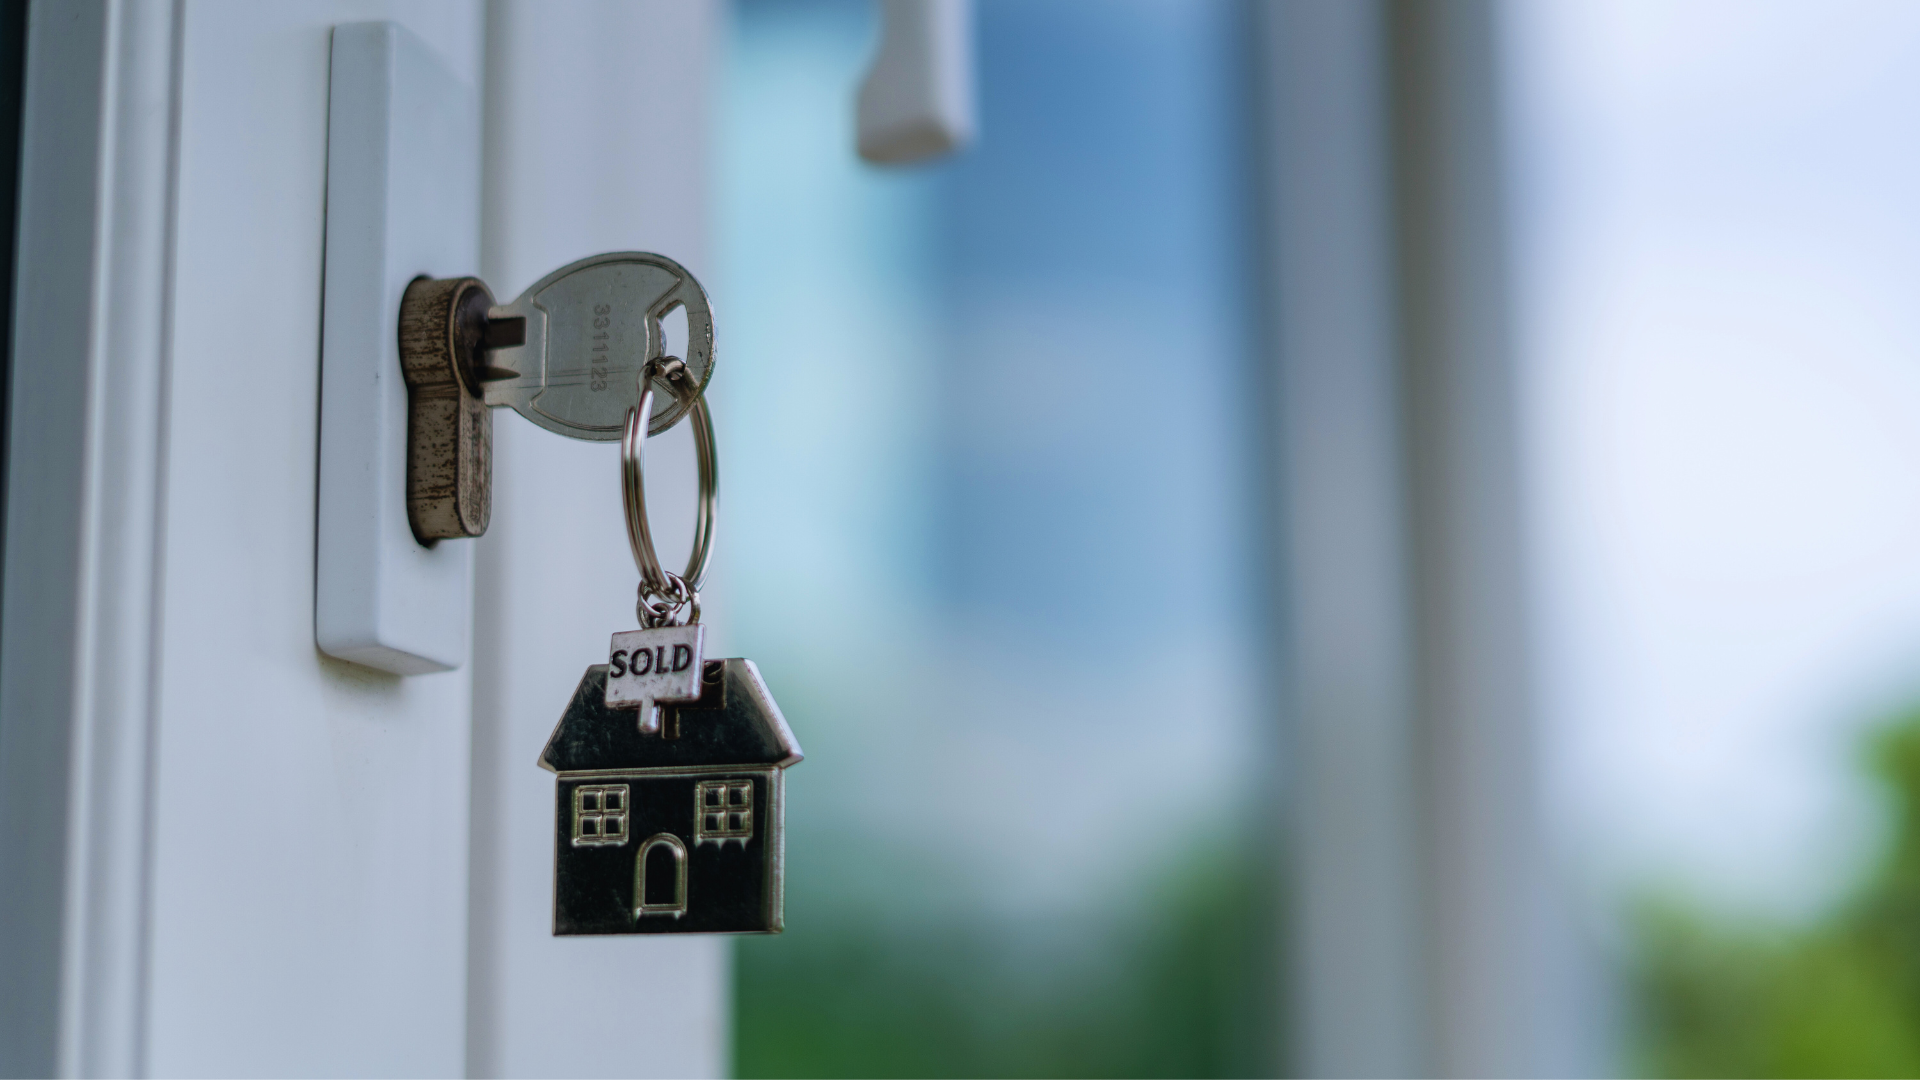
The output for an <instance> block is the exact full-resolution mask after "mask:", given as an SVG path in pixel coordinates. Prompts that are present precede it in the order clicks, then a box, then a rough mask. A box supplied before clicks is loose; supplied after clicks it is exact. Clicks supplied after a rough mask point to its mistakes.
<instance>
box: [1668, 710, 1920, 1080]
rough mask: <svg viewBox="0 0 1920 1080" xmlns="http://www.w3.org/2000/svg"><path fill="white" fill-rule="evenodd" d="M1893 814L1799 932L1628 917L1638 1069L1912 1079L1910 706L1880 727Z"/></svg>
mask: <svg viewBox="0 0 1920 1080" xmlns="http://www.w3.org/2000/svg"><path fill="white" fill-rule="evenodd" d="M1867 757H1868V763H1869V767H1870V770H1871V772H1872V773H1873V775H1874V776H1875V777H1876V779H1878V780H1879V781H1880V782H1881V783H1882V784H1883V785H1884V786H1885V788H1886V794H1887V796H1888V803H1889V806H1890V809H1891V811H1892V814H1893V820H1892V822H1891V826H1892V827H1891V829H1890V835H1889V845H1888V849H1887V852H1886V855H1885V857H1884V859H1883V861H1882V862H1881V864H1880V865H1879V866H1878V867H1877V868H1876V869H1875V870H1874V871H1873V873H1872V874H1871V875H1869V876H1868V877H1867V879H1866V880H1864V881H1863V882H1861V884H1860V885H1859V887H1858V888H1857V889H1856V890H1855V892H1854V893H1853V895H1852V896H1851V897H1850V898H1849V899H1848V900H1847V901H1846V902H1845V903H1844V904H1842V905H1840V906H1839V907H1838V908H1837V909H1836V910H1835V911H1834V912H1833V913H1831V914H1830V915H1828V916H1826V917H1825V918H1822V919H1820V920H1817V921H1815V922H1813V923H1811V924H1809V925H1805V926H1799V927H1769V926H1760V925H1753V924H1745V925H1741V924H1729V923H1728V921H1727V920H1726V919H1724V918H1714V917H1711V916H1709V915H1707V914H1705V913H1702V912H1700V911H1699V910H1697V909H1693V908H1690V907H1689V906H1688V905H1686V904H1684V903H1681V902H1676V901H1673V900H1665V901H1655V902H1649V903H1646V904H1643V905H1642V906H1641V907H1640V908H1639V910H1638V911H1637V912H1636V913H1635V919H1634V928H1635V931H1636V934H1635V937H1636V949H1637V951H1636V957H1635V968H1634V974H1635V983H1636V985H1635V987H1634V989H1635V991H1636V993H1635V1001H1636V1006H1637V1009H1638V1016H1637V1018H1636V1019H1637V1020H1638V1037H1639V1039H1638V1042H1639V1045H1638V1051H1639V1055H1640V1061H1639V1065H1640V1067H1641V1070H1642V1071H1643V1072H1645V1073H1646V1074H1648V1075H1653V1076H1673V1077H1693V1076H1700V1077H1722V1076H1753V1077H1776V1076H1779V1077H1800V1076H1920V709H1916V710H1915V711H1913V712H1910V713H1908V714H1907V715H1905V716H1902V717H1900V718H1898V719H1897V720H1896V721H1895V722H1893V723H1891V724H1889V725H1887V726H1886V727H1884V728H1883V729H1881V730H1879V731H1878V732H1877V733H1876V734H1875V735H1874V737H1873V738H1872V739H1871V740H1870V742H1869V745H1868V755H1867Z"/></svg>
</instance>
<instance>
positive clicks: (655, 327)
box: [483, 251, 713, 442]
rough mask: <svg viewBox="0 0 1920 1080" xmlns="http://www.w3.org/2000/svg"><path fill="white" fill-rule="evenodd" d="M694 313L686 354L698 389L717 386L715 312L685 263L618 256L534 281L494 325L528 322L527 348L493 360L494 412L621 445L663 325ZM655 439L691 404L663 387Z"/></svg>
mask: <svg viewBox="0 0 1920 1080" xmlns="http://www.w3.org/2000/svg"><path fill="white" fill-rule="evenodd" d="M676 307H680V308H684V309H686V313H687V348H686V353H687V355H686V356H684V357H681V360H682V361H683V362H684V363H685V364H686V365H687V370H688V372H689V373H691V374H692V376H693V380H694V385H695V386H696V387H697V388H698V389H700V390H705V389H706V385H707V380H708V379H710V378H712V377H713V309H712V307H711V306H710V305H709V304H708V302H707V294H706V290H704V289H702V288H701V287H700V283H699V282H698V281H696V280H694V277H693V275H692V274H689V273H687V271H686V269H685V268H684V267H682V266H681V265H680V264H679V263H677V262H674V261H673V260H672V259H669V258H667V257H666V256H664V255H655V254H652V253H650V252H644V251H616V252H610V253H608V254H605V255H594V256H592V257H590V258H585V259H581V260H580V261H579V262H576V263H570V264H568V265H566V266H563V267H561V268H560V269H558V270H555V271H554V272H553V273H551V274H548V275H547V276H546V277H543V278H541V279H540V280H539V281H537V282H535V283H534V284H533V286H532V287H531V288H529V289H528V290H527V291H526V292H524V293H521V294H520V297H519V298H518V299H516V300H515V301H513V303H511V304H502V305H499V306H496V307H494V308H492V309H491V310H490V311H488V313H487V317H488V320H489V322H491V323H493V324H495V325H496V326H497V325H500V324H503V323H504V324H508V325H511V322H512V320H516V319H524V320H525V342H524V344H520V345H509V346H504V347H496V348H493V349H491V350H490V351H489V352H488V353H487V364H488V366H489V369H490V370H488V371H486V372H485V373H484V375H483V378H484V379H485V386H486V391H485V393H486V403H487V404H488V405H494V406H498V405H506V406H509V407H511V408H512V409H513V410H514V411H515V412H517V413H519V414H520V415H521V416H524V417H526V418H527V419H529V420H531V421H533V422H534V423H536V424H538V425H540V426H541V427H543V428H546V429H547V430H548V431H553V432H557V433H559V434H561V435H570V436H572V437H573V438H576V439H591V440H594V441H596V442H613V441H615V440H618V439H619V438H620V434H621V430H622V428H623V427H624V426H625V424H626V419H627V410H628V409H629V408H632V407H634V406H637V405H639V403H640V394H641V386H640V378H641V372H642V370H643V369H644V368H645V367H646V365H647V361H649V360H653V359H657V358H659V357H660V356H661V355H662V350H663V349H664V348H665V340H664V336H663V335H662V333H661V328H660V320H661V319H662V318H664V317H665V316H667V315H668V314H669V313H670V312H672V311H673V309H674V308H676ZM654 400H655V401H656V402H658V404H656V405H655V406H654V410H653V420H652V422H651V423H650V424H648V425H647V433H648V434H649V435H658V434H660V433H661V432H663V431H665V430H667V429H668V428H670V427H672V426H673V425H674V424H676V423H678V422H679V420H680V418H681V417H682V416H684V415H686V412H687V404H686V402H685V401H683V400H682V399H681V398H679V397H676V396H675V395H674V394H673V393H672V392H670V390H669V388H668V387H667V386H666V385H665V384H664V383H658V384H657V385H656V386H655V395H654Z"/></svg>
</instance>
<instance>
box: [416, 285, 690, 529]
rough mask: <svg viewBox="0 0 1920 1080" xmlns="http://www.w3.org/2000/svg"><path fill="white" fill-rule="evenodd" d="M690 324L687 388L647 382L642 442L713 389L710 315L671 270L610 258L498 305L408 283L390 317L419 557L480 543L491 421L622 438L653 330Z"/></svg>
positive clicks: (477, 288) (653, 349)
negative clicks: (395, 321) (424, 547)
mask: <svg viewBox="0 0 1920 1080" xmlns="http://www.w3.org/2000/svg"><path fill="white" fill-rule="evenodd" d="M676 308H678V309H682V310H684V312H685V313H686V321H687V342H686V349H685V352H686V354H687V355H686V356H685V357H684V358H679V359H682V362H683V363H684V365H685V368H686V374H687V376H688V377H689V378H690V379H691V385H692V388H693V389H692V392H691V394H688V393H687V390H686V386H685V385H684V384H682V385H679V386H674V385H669V384H668V383H667V382H666V381H664V380H663V379H661V378H660V377H659V376H658V375H656V376H655V382H656V394H655V400H656V401H657V402H659V407H657V408H656V409H655V410H654V413H653V416H652V418H651V422H650V423H649V424H648V434H649V435H657V434H659V433H660V432H662V431H665V430H667V429H668V428H670V427H672V426H673V425H674V424H675V423H678V422H679V420H680V418H681V417H682V416H685V415H686V413H687V411H688V408H689V405H690V401H691V399H692V398H693V397H697V396H698V395H699V394H700V393H701V392H703V391H704V390H705V389H706V385H707V381H708V380H709V379H710V378H712V375H713V358H714V357H713V311H712V307H711V306H710V305H709V303H708V301H707V296H706V292H705V290H703V289H702V288H701V287H700V283H699V282H698V281H696V280H695V279H694V277H693V275H691V274H689V273H688V272H687V271H686V269H685V268H683V267H682V266H681V265H680V264H679V263H676V262H674V261H673V260H672V259H669V258H666V257H665V256H662V255H654V254H651V253H648V252H613V253H610V254H605V255H595V256H592V257H590V258H586V259H582V260H580V261H579V262H575V263H571V264H569V265H567V266H563V267H561V268H560V269H558V270H556V271H554V272H553V273H551V274H548V275H547V276H546V277H544V278H542V279H540V280H539V281H538V282H535V283H534V284H533V286H532V287H530V288H529V289H527V291H526V292H525V293H522V294H521V295H520V297H519V298H518V299H516V300H514V301H513V303H511V304H507V305H504V306H502V305H497V304H495V303H494V298H493V293H492V292H491V291H490V290H488V288H487V286H486V283H485V282H483V281H481V280H480V279H479V278H474V277H459V278H424V277H423V278H417V279H415V280H414V281H413V282H412V283H411V284H410V285H408V286H407V290H406V293H405V295H404V296H403V298H402V299H401V303H400V327H399V337H400V367H401V372H402V375H403V376H404V377H405V381H406V386H407V484H406V492H407V522H408V524H409V525H410V526H411V527H412V529H413V535H414V538H415V539H417V540H418V541H420V542H421V543H422V544H429V545H430V544H432V543H433V542H434V541H436V540H451V539H459V538H462V537H474V536H480V535H482V534H483V533H485V532H486V531H487V523H488V520H489V518H490V517H491V515H492V508H493V507H492V504H493V498H492V467H493V461H492V458H493V417H492V412H491V410H492V409H493V408H498V407H502V406H505V407H508V408H512V409H513V410H514V411H516V412H518V413H520V414H521V415H522V416H524V417H526V418H527V419H528V420H531V421H533V422H534V423H535V424H538V425H539V426H541V427H544V428H546V429H547V430H549V431H554V432H557V433H559V434H562V435H567V436H569V437H571V438H576V439H588V440H593V441H597V442H611V441H614V440H617V439H619V438H620V435H621V431H622V429H623V427H624V426H625V423H626V414H627V410H628V409H629V408H632V407H635V406H637V405H638V404H639V403H640V396H641V394H642V392H643V390H644V389H645V388H644V386H643V382H642V380H643V379H645V378H646V372H647V370H648V367H647V365H648V364H649V363H652V362H654V361H660V360H665V359H667V357H665V356H664V355H663V354H664V349H665V346H666V336H665V334H664V332H663V330H662V325H661V320H662V319H663V318H665V317H666V316H667V315H669V314H670V313H671V312H673V311H674V310H675V309H676Z"/></svg>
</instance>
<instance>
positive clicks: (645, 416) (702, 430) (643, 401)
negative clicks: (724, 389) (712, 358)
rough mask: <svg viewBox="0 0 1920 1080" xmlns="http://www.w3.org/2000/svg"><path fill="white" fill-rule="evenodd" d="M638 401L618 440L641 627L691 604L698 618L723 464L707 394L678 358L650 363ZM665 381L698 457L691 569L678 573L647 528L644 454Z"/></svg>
mask: <svg viewBox="0 0 1920 1080" xmlns="http://www.w3.org/2000/svg"><path fill="white" fill-rule="evenodd" d="M640 378H641V385H642V389H641V393H640V404H639V405H638V406H637V407H635V408H630V409H628V410H627V426H626V432H625V434H624V435H622V436H621V439H620V496H621V501H622V503H623V504H624V505H625V507H626V512H627V546H628V547H629V548H631V549H632V550H633V564H634V566H635V567H637V568H638V569H639V571H640V599H639V604H638V610H639V615H640V623H641V625H643V626H660V625H665V622H666V620H669V619H671V618H673V615H674V613H675V612H677V611H679V610H680V609H681V608H682V607H686V606H687V605H689V604H691V605H692V610H691V614H690V616H689V619H688V621H689V622H698V621H699V620H700V583H701V582H702V581H703V580H705V578H706V576H707V564H708V562H710V561H711V560H712V558H713V515H714V505H715V502H716V500H717V495H718V488H719V482H720V467H719V463H718V462H717V461H716V460H715V456H714V447H713V418H712V416H711V415H709V413H708V411H707V400H706V395H705V394H702V393H701V392H700V390H699V389H698V388H697V387H696V386H695V385H694V382H693V379H692V377H691V374H690V373H689V372H688V371H687V366H686V365H685V364H683V363H681V362H680V361H679V360H678V359H676V358H674V357H671V356H670V357H667V358H666V359H664V360H655V361H653V362H651V363H649V364H648V365H647V367H646V369H645V371H644V372H642V374H641V376H640ZM655 378H660V379H664V380H666V383H667V386H668V387H669V388H670V389H671V390H672V392H673V395H674V397H675V398H676V399H678V400H679V401H680V403H681V404H682V405H684V406H686V409H687V418H688V419H689V420H690V421H691V422H692V424H693V448H694V457H695V459H696V460H697V461H698V466H699V474H700V496H699V503H698V507H697V516H696V517H695V519H694V526H693V551H692V552H691V553H690V554H689V555H688V556H687V568H686V570H685V571H684V572H682V573H679V574H675V573H672V572H670V571H667V570H665V569H663V568H662V567H661V566H660V556H659V555H658V554H657V553H656V552H655V551H654V549H653V534H652V532H651V530H649V529H648V527H647V491H646V480H645V476H644V469H643V462H642V458H643V456H644V454H645V450H646V443H647V422H648V420H649V419H650V417H651V416H652V413H653V381H654V379H655Z"/></svg>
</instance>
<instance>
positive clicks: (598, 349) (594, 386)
mask: <svg viewBox="0 0 1920 1080" xmlns="http://www.w3.org/2000/svg"><path fill="white" fill-rule="evenodd" d="M611 314H613V305H612V304H595V305H593V371H592V373H591V376H590V377H589V378H588V380H587V389H589V390H592V391H594V392H595V393H598V392H599V391H601V390H605V389H606V388H607V338H608V334H607V327H608V326H610V325H612V323H613V320H612V319H610V318H608V316H609V315H611Z"/></svg>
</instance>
